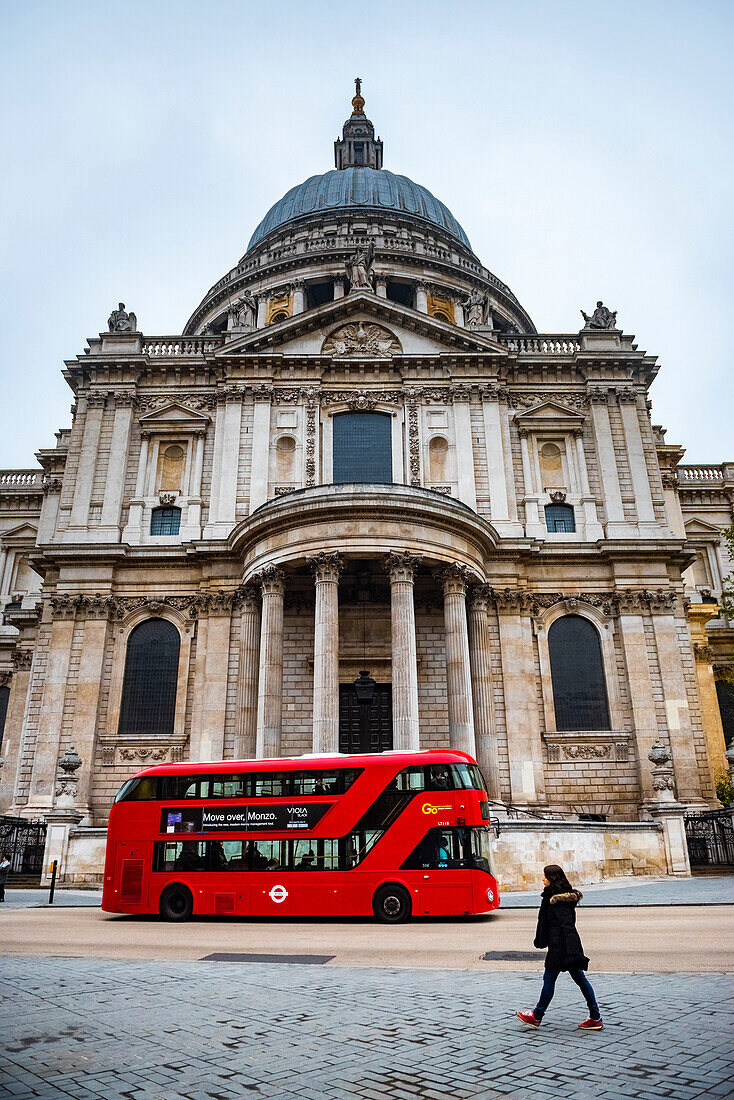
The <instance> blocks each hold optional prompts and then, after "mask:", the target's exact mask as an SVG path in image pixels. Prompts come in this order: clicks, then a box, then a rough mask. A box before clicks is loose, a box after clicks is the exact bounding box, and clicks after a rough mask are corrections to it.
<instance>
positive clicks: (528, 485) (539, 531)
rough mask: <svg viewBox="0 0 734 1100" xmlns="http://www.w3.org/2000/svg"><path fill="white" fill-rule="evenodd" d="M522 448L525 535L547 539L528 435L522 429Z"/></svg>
mask: <svg viewBox="0 0 734 1100" xmlns="http://www.w3.org/2000/svg"><path fill="white" fill-rule="evenodd" d="M520 448H521V450H522V474H523V483H524V486H525V493H524V495H523V498H522V499H523V504H524V505H525V534H526V535H528V536H529V537H530V538H545V535H546V527H545V523H541V522H540V512H539V509H538V501H539V499H540V497H539V495H538V490H537V487H536V484H535V471H534V470H533V461H532V457H531V455H530V444H529V443H528V434H527V432H526V431H523V430H522V429H520Z"/></svg>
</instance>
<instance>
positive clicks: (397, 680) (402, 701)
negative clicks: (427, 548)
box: [386, 551, 420, 752]
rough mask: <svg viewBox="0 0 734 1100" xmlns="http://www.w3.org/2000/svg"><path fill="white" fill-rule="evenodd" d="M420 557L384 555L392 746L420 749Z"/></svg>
mask: <svg viewBox="0 0 734 1100" xmlns="http://www.w3.org/2000/svg"><path fill="white" fill-rule="evenodd" d="M419 562H420V558H418V557H416V556H415V555H414V554H409V553H407V552H405V551H403V552H398V551H392V552H391V553H390V554H388V555H387V561H386V567H387V572H388V574H389V576H390V616H391V623H392V728H393V748H394V749H405V750H406V751H410V752H412V751H415V750H417V749H419V748H420V726H419V720H418V659H417V653H416V638H415V608H414V606H413V581H414V578H415V571H416V569H417V567H418V564H419Z"/></svg>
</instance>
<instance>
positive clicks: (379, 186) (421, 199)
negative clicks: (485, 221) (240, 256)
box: [247, 166, 471, 252]
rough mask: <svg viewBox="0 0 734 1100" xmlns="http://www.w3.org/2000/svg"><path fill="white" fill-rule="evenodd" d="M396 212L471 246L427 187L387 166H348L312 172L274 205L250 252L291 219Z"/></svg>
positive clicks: (254, 234) (252, 240) (254, 238)
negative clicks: (334, 213)
mask: <svg viewBox="0 0 734 1100" xmlns="http://www.w3.org/2000/svg"><path fill="white" fill-rule="evenodd" d="M337 209H339V210H345V209H349V210H364V211H365V212H366V211H379V212H380V213H381V214H384V213H386V212H389V211H393V212H394V213H396V214H402V215H408V216H409V217H411V218H416V219H418V220H419V221H422V222H425V223H427V224H428V225H432V226H436V227H438V228H439V229H442V230H443V231H444V232H445V233H448V234H449V235H450V236H452V237H454V238H455V239H456V240H457V241H461V243H462V244H463V245H464V246H465V247H466V248H468V249H470V250H471V245H470V243H469V238H468V237H467V235H466V233H465V232H464V230H463V229H462V227H461V226H460V225H459V223H458V221H457V220H456V218H455V217H454V215H453V214H452V213H451V211H450V210H449V208H448V207H447V206H444V204H443V203H442V202H439V200H438V199H437V198H436V197H435V195H432V194H431V192H430V191H429V190H428V188H426V187H422V186H421V185H420V184H419V183H414V182H413V180H411V179H408V177H407V176H399V175H396V174H395V173H394V172H388V171H387V169H385V168H379V169H378V168H368V167H367V166H360V167H348V168H342V169H334V170H332V171H331V172H324V173H323V175H320V176H309V178H308V179H307V180H304V182H303V183H299V184H298V185H297V186H296V187H292V188H291V189H290V191H287V192H286V194H285V195H283V198H282V199H279V200H278V202H276V203H275V205H274V206H271V208H270V210H268V212H267V214H266V215H265V217H264V218H263V220H262V221H261V222H260V224H259V225H258V227H257V229H256V230H255V232H254V233H253V234H252V237H251V238H250V243H249V244H248V246H247V250H248V252H249V250H250V249H251V248H253V247H254V246H255V245H256V244H258V242H259V241H261V240H262V239H263V238H264V237H267V236H268V234H269V233H272V232H273V231H274V230H276V229H280V228H281V227H282V226H284V225H285V224H286V223H287V222H294V221H297V220H298V219H299V218H301V217H307V216H309V215H312V214H318V213H321V212H322V211H323V212H325V213H326V212H328V211H329V210H337Z"/></svg>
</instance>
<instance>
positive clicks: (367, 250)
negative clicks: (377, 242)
mask: <svg viewBox="0 0 734 1100" xmlns="http://www.w3.org/2000/svg"><path fill="white" fill-rule="evenodd" d="M374 258H375V247H374V245H373V244H372V242H371V241H370V243H369V244H368V245H365V246H364V248H358V249H357V251H356V252H354V253H352V255H351V256H350V257H349V259H348V260H347V262H346V265H345V267H346V272H347V278H348V279H349V289H350V290H372V289H373V288H372V263H373V260H374Z"/></svg>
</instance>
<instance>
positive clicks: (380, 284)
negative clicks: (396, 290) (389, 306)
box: [375, 275, 387, 298]
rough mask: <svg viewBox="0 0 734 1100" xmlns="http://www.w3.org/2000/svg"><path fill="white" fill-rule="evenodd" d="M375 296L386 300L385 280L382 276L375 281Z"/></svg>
mask: <svg viewBox="0 0 734 1100" xmlns="http://www.w3.org/2000/svg"><path fill="white" fill-rule="evenodd" d="M375 294H376V295H377V297H378V298H387V279H386V278H385V276H384V275H378V276H377V278H376V279H375Z"/></svg>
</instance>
